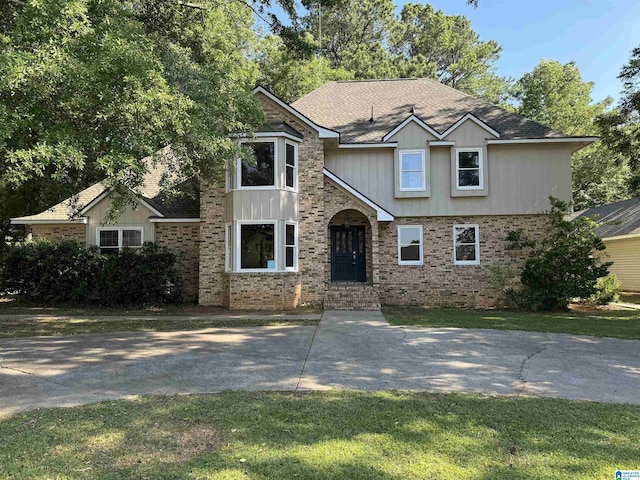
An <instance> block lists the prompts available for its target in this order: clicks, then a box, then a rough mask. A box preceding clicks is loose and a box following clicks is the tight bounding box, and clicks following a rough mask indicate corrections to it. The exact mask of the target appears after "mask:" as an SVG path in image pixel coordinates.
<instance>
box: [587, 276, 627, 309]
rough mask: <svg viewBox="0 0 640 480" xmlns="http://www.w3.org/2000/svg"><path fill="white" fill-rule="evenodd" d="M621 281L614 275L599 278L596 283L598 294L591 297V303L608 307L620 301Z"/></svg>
mask: <svg viewBox="0 0 640 480" xmlns="http://www.w3.org/2000/svg"><path fill="white" fill-rule="evenodd" d="M621 287H622V285H621V284H620V280H618V277H616V276H615V275H614V274H611V275H609V276H608V277H602V278H599V279H598V281H597V282H596V293H594V294H593V295H591V297H590V301H591V302H592V303H595V304H597V305H606V304H608V303H611V302H617V301H618V300H620V289H621Z"/></svg>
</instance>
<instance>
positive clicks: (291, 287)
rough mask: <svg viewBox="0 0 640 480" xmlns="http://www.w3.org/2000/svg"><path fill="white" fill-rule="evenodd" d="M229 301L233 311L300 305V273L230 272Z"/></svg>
mask: <svg viewBox="0 0 640 480" xmlns="http://www.w3.org/2000/svg"><path fill="white" fill-rule="evenodd" d="M227 277H228V282H229V303H228V305H227V306H228V307H229V308H231V309H232V310H235V309H240V310H288V309H292V308H296V307H298V306H299V305H300V304H301V301H300V299H301V294H302V284H301V281H300V280H301V276H300V274H299V273H294V272H265V273H262V272H260V273H230V274H228V275H227Z"/></svg>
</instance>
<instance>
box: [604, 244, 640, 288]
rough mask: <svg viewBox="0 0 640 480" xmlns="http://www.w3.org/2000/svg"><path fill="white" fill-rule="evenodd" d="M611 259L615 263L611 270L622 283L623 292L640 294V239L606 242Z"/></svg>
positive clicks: (609, 259) (608, 260)
mask: <svg viewBox="0 0 640 480" xmlns="http://www.w3.org/2000/svg"><path fill="white" fill-rule="evenodd" d="M604 243H605V245H606V246H607V249H606V250H605V252H606V253H607V255H608V256H609V258H604V260H605V261H607V262H613V265H611V267H610V268H609V271H610V272H611V273H614V274H615V275H616V276H617V277H618V280H620V283H621V284H622V290H625V291H628V292H640V237H632V238H621V239H619V240H606V239H605V240H604Z"/></svg>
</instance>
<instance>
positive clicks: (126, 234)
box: [122, 230, 142, 248]
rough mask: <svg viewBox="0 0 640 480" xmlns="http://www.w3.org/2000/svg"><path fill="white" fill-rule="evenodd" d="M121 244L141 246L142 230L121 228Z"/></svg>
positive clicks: (124, 245)
mask: <svg viewBox="0 0 640 480" xmlns="http://www.w3.org/2000/svg"><path fill="white" fill-rule="evenodd" d="M122 246H123V247H129V248H135V247H141V246H142V230H122Z"/></svg>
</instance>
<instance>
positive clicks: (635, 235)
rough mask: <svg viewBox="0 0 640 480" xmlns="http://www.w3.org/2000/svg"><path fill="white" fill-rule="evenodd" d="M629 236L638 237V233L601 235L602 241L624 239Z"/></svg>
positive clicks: (639, 234)
mask: <svg viewBox="0 0 640 480" xmlns="http://www.w3.org/2000/svg"><path fill="white" fill-rule="evenodd" d="M629 238H640V233H629V234H627V235H616V236H615V237H602V241H603V242H608V241H610V240H626V239H629Z"/></svg>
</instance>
